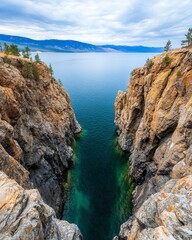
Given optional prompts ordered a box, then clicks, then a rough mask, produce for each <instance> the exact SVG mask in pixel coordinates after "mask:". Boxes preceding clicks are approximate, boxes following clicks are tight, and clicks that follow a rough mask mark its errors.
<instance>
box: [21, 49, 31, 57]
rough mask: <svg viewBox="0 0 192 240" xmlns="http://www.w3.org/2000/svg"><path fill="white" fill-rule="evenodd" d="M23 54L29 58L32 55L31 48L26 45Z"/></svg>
mask: <svg viewBox="0 0 192 240" xmlns="http://www.w3.org/2000/svg"><path fill="white" fill-rule="evenodd" d="M22 55H23V57H24V58H28V59H29V57H30V55H31V54H30V48H29V47H25V48H24V49H23V50H22Z"/></svg>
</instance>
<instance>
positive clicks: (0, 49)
mask: <svg viewBox="0 0 192 240" xmlns="http://www.w3.org/2000/svg"><path fill="white" fill-rule="evenodd" d="M0 52H3V47H2V43H0Z"/></svg>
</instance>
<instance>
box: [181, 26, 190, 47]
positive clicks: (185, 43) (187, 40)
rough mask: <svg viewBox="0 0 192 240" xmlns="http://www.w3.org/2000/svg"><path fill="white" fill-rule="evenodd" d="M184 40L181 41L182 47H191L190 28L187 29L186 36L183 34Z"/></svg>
mask: <svg viewBox="0 0 192 240" xmlns="http://www.w3.org/2000/svg"><path fill="white" fill-rule="evenodd" d="M185 37H186V40H182V41H181V45H182V46H190V45H192V28H189V29H188V32H187V34H185Z"/></svg>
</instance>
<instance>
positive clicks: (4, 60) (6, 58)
mask: <svg viewBox="0 0 192 240" xmlns="http://www.w3.org/2000/svg"><path fill="white" fill-rule="evenodd" d="M3 62H4V63H7V64H11V60H10V59H9V58H8V56H6V55H5V56H4V57H3Z"/></svg>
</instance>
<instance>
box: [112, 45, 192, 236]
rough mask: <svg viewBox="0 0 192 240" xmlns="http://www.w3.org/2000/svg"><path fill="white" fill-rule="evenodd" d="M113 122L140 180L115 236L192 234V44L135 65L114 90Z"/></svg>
mask: <svg viewBox="0 0 192 240" xmlns="http://www.w3.org/2000/svg"><path fill="white" fill-rule="evenodd" d="M115 123H116V126H117V133H118V135H119V137H118V142H119V144H120V146H121V148H122V149H123V150H124V151H126V152H128V153H129V154H130V157H129V161H130V174H131V176H132V178H133V179H134V180H135V181H136V183H137V185H138V186H137V187H136V190H135V192H134V195H133V202H134V209H133V216H132V217H131V218H130V219H129V220H128V221H127V222H126V223H125V224H123V225H122V226H121V231H120V235H119V237H116V238H115V239H123V240H124V239H129V240H132V239H135V240H137V239H142V240H145V239H146V240H150V239H154V240H158V239H178V240H180V239H186V240H188V239H192V49H191V48H183V49H177V50H173V51H169V52H165V53H163V54H161V55H158V56H155V57H154V58H153V59H152V60H149V61H148V62H147V63H146V64H145V66H144V67H143V68H138V69H135V70H134V71H133V73H132V77H131V80H130V83H129V87H128V89H127V91H126V93H123V92H122V91H119V92H118V95H117V98H116V102H115Z"/></svg>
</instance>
